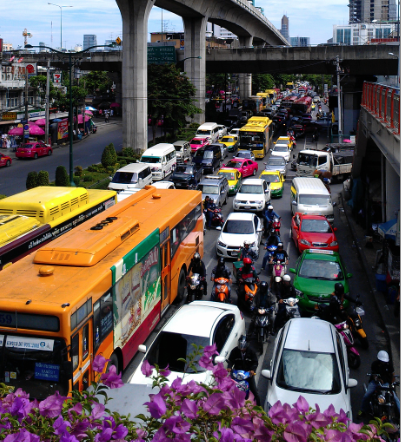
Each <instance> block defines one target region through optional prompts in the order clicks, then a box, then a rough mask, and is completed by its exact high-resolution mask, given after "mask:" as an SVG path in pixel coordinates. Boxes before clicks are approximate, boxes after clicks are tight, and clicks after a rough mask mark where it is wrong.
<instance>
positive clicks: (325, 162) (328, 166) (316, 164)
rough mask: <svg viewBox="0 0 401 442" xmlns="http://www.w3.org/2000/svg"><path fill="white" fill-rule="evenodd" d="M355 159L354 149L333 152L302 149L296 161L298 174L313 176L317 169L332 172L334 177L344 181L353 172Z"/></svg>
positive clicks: (300, 175)
mask: <svg viewBox="0 0 401 442" xmlns="http://www.w3.org/2000/svg"><path fill="white" fill-rule="evenodd" d="M353 160H354V151H353V150H342V151H340V152H336V153H332V152H325V151H321V150H301V151H300V152H299V153H298V158H297V160H296V162H295V167H296V174H295V175H296V176H299V177H307V176H313V172H314V171H315V170H316V169H317V170H327V171H329V172H331V174H332V176H333V178H336V179H337V180H338V181H342V180H344V179H345V177H346V176H348V175H350V174H351V171H352V163H353Z"/></svg>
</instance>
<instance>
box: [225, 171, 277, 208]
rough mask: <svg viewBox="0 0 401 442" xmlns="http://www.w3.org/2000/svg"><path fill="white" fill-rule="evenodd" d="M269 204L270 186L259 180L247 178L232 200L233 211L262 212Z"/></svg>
mask: <svg viewBox="0 0 401 442" xmlns="http://www.w3.org/2000/svg"><path fill="white" fill-rule="evenodd" d="M268 203H270V185H269V184H268V183H267V182H266V181H265V180H263V179H261V178H247V179H246V180H244V181H243V182H242V184H241V187H240V188H239V190H238V192H237V193H236V195H235V197H234V199H233V209H234V210H235V211H237V210H244V211H246V212H262V211H263V210H264V209H265V208H266V205H267V204H268Z"/></svg>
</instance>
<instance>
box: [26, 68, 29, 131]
mask: <svg viewBox="0 0 401 442" xmlns="http://www.w3.org/2000/svg"><path fill="white" fill-rule="evenodd" d="M28 84H29V83H28V69H27V68H26V66H25V120H26V123H28Z"/></svg>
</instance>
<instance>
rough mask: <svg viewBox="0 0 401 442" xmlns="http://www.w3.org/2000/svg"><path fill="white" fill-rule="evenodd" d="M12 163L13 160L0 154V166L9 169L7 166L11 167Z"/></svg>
mask: <svg viewBox="0 0 401 442" xmlns="http://www.w3.org/2000/svg"><path fill="white" fill-rule="evenodd" d="M12 162H13V160H12V159H11V158H10V157H8V156H7V155H4V154H2V153H0V166H5V167H9V166H11V163H12Z"/></svg>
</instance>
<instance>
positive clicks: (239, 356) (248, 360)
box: [227, 335, 260, 405]
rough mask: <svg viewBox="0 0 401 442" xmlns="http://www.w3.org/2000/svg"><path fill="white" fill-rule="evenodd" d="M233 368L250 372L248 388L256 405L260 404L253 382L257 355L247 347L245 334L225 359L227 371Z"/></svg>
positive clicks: (256, 366)
mask: <svg viewBox="0 0 401 442" xmlns="http://www.w3.org/2000/svg"><path fill="white" fill-rule="evenodd" d="M233 368H234V369H235V370H244V371H249V372H250V373H251V377H250V378H249V379H248V382H249V389H250V390H251V391H252V393H253V395H254V396H255V401H256V405H260V398H259V393H258V390H257V388H256V382H255V373H256V369H257V368H258V357H257V356H256V353H255V352H254V351H253V350H252V349H250V348H249V344H248V341H247V340H246V336H245V335H242V336H241V337H240V338H239V339H238V346H237V347H235V348H234V349H233V350H232V351H231V353H230V356H229V357H228V359H227V371H228V372H230V371H231V370H232V369H233Z"/></svg>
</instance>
